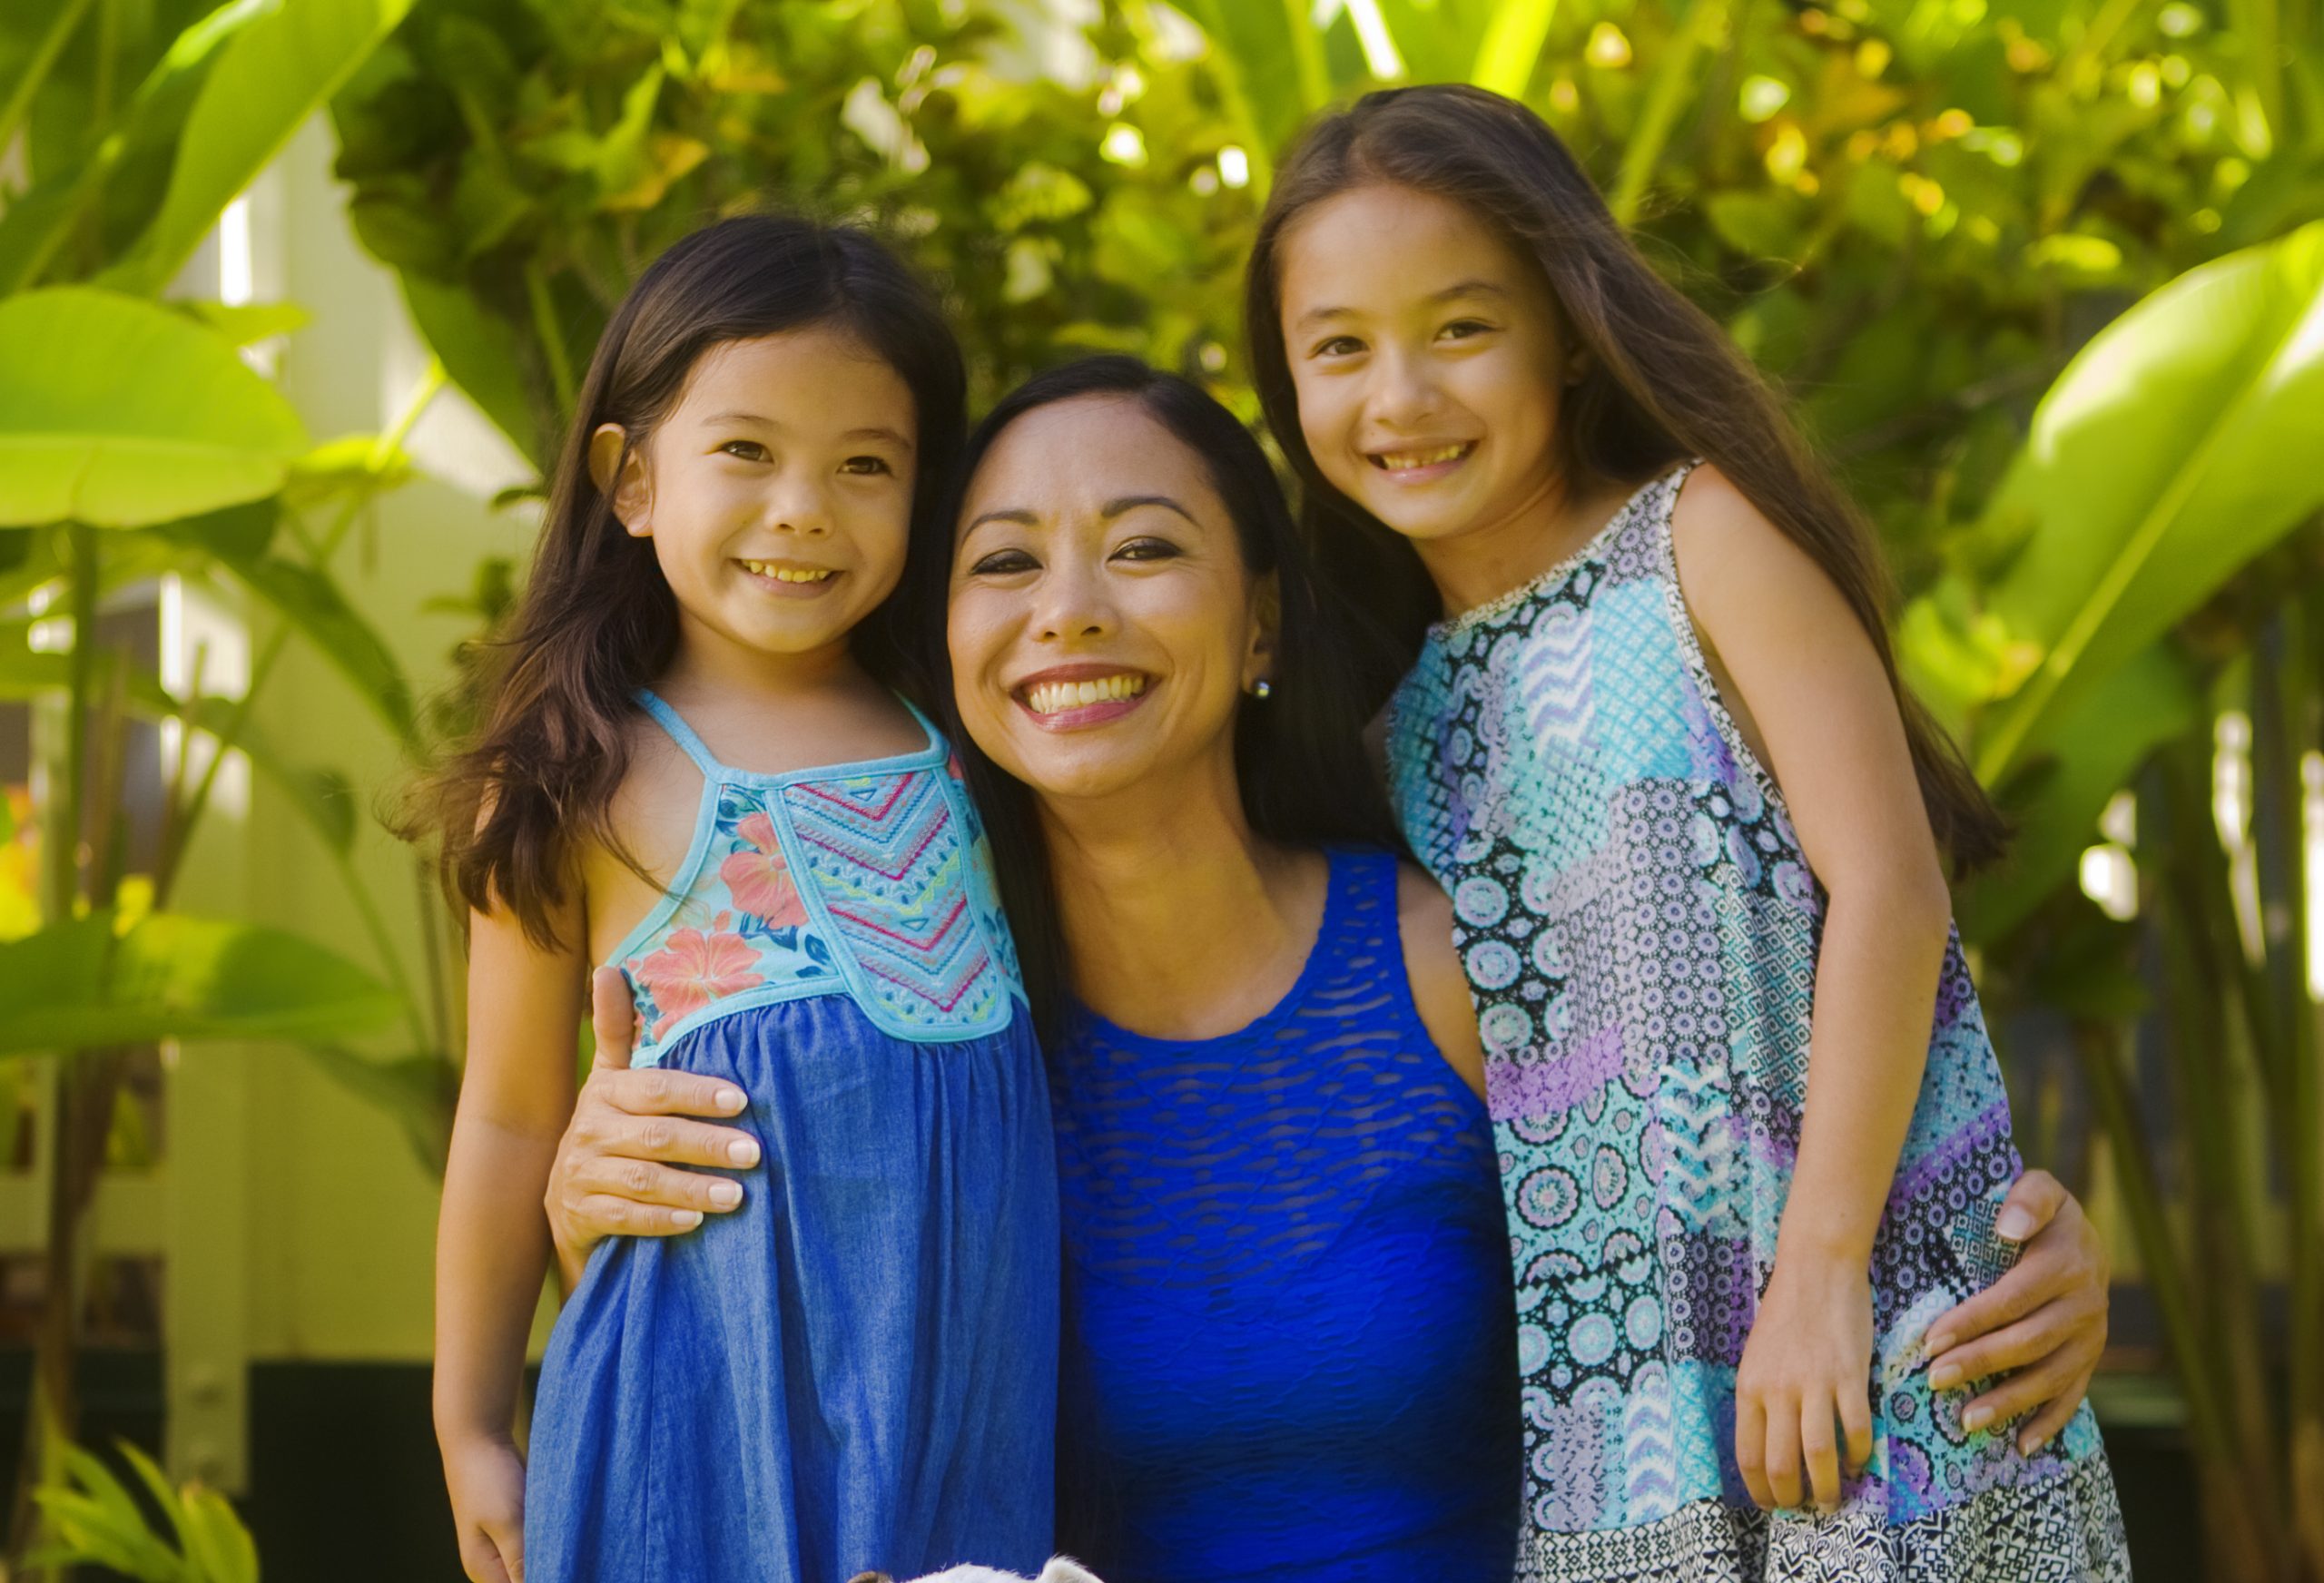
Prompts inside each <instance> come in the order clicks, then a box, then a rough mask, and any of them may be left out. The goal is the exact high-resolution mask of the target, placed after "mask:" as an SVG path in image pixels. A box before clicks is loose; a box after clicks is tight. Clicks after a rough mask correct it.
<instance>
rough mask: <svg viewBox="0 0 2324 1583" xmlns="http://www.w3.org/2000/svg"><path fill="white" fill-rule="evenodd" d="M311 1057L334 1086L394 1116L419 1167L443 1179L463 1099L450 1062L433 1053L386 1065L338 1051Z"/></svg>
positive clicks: (315, 1051)
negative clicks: (455, 1112)
mask: <svg viewBox="0 0 2324 1583" xmlns="http://www.w3.org/2000/svg"><path fill="white" fill-rule="evenodd" d="M306 1053H307V1055H308V1056H309V1057H310V1058H311V1059H313V1061H314V1062H315V1064H316V1065H317V1066H319V1067H321V1068H322V1070H323V1072H324V1073H325V1074H326V1075H328V1076H329V1077H330V1079H331V1080H332V1081H333V1082H335V1083H337V1084H339V1085H340V1086H341V1087H343V1088H345V1089H346V1090H347V1091H348V1092H349V1093H350V1094H352V1095H354V1096H356V1097H357V1098H359V1099H362V1100H364V1101H366V1102H368V1103H369V1104H372V1105H376V1106H379V1108H380V1109H382V1110H384V1111H386V1112H387V1113H388V1115H389V1116H392V1117H393V1118H394V1119H395V1122H396V1125H397V1126H399V1127H400V1128H402V1130H403V1136H404V1141H405V1142H406V1143H408V1144H409V1145H411V1152H412V1154H413V1155H415V1156H416V1157H417V1158H418V1159H419V1163H420V1164H421V1165H425V1166H426V1167H427V1168H428V1171H429V1172H431V1173H432V1174H435V1175H442V1174H443V1170H444V1153H445V1149H446V1147H447V1145H448V1144H449V1143H450V1141H451V1136H452V1108H453V1106H455V1105H456V1104H458V1100H459V1096H460V1077H459V1072H458V1068H457V1067H454V1066H453V1065H452V1062H451V1058H450V1057H448V1056H445V1055H444V1054H442V1053H441V1052H439V1051H435V1050H427V1051H422V1052H421V1053H420V1054H419V1055H413V1056H399V1057H393V1058H390V1059H386V1060H382V1059H379V1058H378V1057H372V1056H362V1055H358V1054H356V1053H355V1052H354V1051H352V1050H349V1049H345V1048H342V1047H340V1046H338V1045H309V1046H307V1047H306Z"/></svg>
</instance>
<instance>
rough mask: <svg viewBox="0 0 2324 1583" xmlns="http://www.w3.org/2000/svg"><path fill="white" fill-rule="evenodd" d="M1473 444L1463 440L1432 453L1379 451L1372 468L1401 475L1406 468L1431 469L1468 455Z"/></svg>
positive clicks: (1439, 447)
mask: <svg viewBox="0 0 2324 1583" xmlns="http://www.w3.org/2000/svg"><path fill="white" fill-rule="evenodd" d="M1473 443H1474V442H1472V441H1468V440H1463V441H1462V442H1461V443H1460V444H1459V445H1449V446H1438V447H1436V448H1435V449H1434V450H1433V451H1379V452H1375V453H1374V456H1373V457H1372V462H1373V465H1374V467H1385V468H1387V469H1388V470H1389V471H1390V472H1392V473H1401V472H1403V471H1404V470H1405V469H1406V468H1408V467H1433V465H1435V464H1436V463H1438V462H1455V461H1459V460H1460V459H1461V458H1462V457H1465V456H1467V455H1468V454H1469V451H1470V448H1471V446H1472V444H1473Z"/></svg>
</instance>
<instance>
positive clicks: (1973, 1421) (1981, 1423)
mask: <svg viewBox="0 0 2324 1583" xmlns="http://www.w3.org/2000/svg"><path fill="white" fill-rule="evenodd" d="M1993 1421H1994V1410H1993V1409H1992V1408H1990V1407H1973V1408H1971V1409H1970V1410H1969V1411H1966V1412H1965V1413H1963V1414H1962V1415H1961V1427H1962V1428H1963V1429H1965V1430H1968V1431H1971V1432H1972V1433H1974V1432H1975V1431H1978V1430H1981V1429H1983V1428H1984V1427H1985V1425H1987V1424H1989V1423H1991V1422H1993Z"/></svg>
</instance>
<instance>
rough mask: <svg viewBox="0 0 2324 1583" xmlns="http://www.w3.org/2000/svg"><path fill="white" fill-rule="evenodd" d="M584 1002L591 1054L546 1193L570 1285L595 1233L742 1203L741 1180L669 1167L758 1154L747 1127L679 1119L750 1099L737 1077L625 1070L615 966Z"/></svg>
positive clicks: (629, 1026)
mask: <svg viewBox="0 0 2324 1583" xmlns="http://www.w3.org/2000/svg"><path fill="white" fill-rule="evenodd" d="M589 1005H590V1022H591V1025H592V1026H593V1027H594V1028H595V1029H596V1036H597V1053H596V1060H595V1061H594V1062H593V1063H592V1064H591V1066H590V1068H589V1079H588V1081H587V1082H586V1083H584V1084H583V1085H582V1086H581V1092H580V1094H579V1095H578V1096H576V1099H575V1101H574V1106H573V1119H572V1121H571V1122H570V1123H569V1124H568V1125H567V1126H566V1129H565V1136H564V1137H563V1138H561V1139H560V1140H558V1143H557V1145H556V1164H555V1165H553V1166H552V1167H551V1168H550V1170H549V1178H548V1194H547V1199H546V1203H547V1209H548V1222H549V1232H550V1234H551V1235H552V1236H553V1237H554V1238H555V1240H556V1261H557V1268H558V1269H559V1270H560V1271H561V1272H562V1273H563V1274H564V1277H565V1284H566V1290H567V1291H570V1290H572V1288H573V1283H575V1282H576V1280H578V1279H579V1278H580V1273H581V1268H582V1266H583V1264H584V1263H586V1261H587V1259H588V1254H589V1250H590V1249H591V1248H593V1247H595V1246H596V1244H597V1242H598V1239H600V1238H601V1237H607V1236H672V1235H675V1234H678V1233H680V1232H686V1231H692V1230H693V1229H694V1227H695V1226H697V1225H700V1224H702V1219H703V1216H704V1215H705V1214H724V1212H726V1211H727V1210H730V1209H732V1208H734V1206H735V1205H736V1204H740V1203H742V1202H743V1185H742V1184H741V1183H739V1182H736V1181H734V1180H733V1179H732V1178H729V1177H725V1176H713V1175H704V1174H702V1173H701V1172H698V1171H682V1170H675V1169H673V1168H672V1167H673V1166H676V1165H708V1166H713V1167H723V1168H724V1169H727V1170H734V1169H738V1168H740V1167H743V1166H748V1165H756V1164H758V1158H759V1144H758V1140H757V1139H756V1138H754V1137H753V1136H750V1134H748V1133H746V1132H741V1131H738V1130H736V1129H735V1128H733V1127H725V1126H709V1125H707V1124H705V1123H703V1122H698V1121H688V1120H686V1119H684V1118H685V1117H687V1116H734V1115H736V1114H738V1113H740V1112H741V1110H742V1109H743V1106H744V1104H745V1103H747V1101H746V1100H745V1099H744V1097H743V1091H742V1090H741V1089H739V1088H737V1087H735V1086H734V1084H732V1083H729V1082H727V1081H725V1080H724V1079H723V1078H717V1077H700V1076H697V1075H695V1074H694V1073H690V1072H667V1071H663V1070H661V1069H660V1068H658V1067H648V1068H646V1069H645V1070H642V1071H633V1070H631V1068H630V1065H629V1052H630V1047H631V1046H632V1045H633V1044H635V1042H636V1037H637V1014H636V1010H635V1007H634V1006H633V1004H632V1003H631V1000H630V996H629V985H628V984H627V982H626V981H625V980H624V979H623V978H622V975H621V969H620V968H598V969H597V971H596V975H595V976H594V977H593V978H591V979H590V981H589Z"/></svg>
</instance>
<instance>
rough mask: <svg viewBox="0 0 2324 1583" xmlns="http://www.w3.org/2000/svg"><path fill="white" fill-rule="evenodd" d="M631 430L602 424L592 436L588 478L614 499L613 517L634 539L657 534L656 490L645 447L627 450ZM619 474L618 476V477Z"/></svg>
mask: <svg viewBox="0 0 2324 1583" xmlns="http://www.w3.org/2000/svg"><path fill="white" fill-rule="evenodd" d="M628 440H629V435H628V431H627V430H625V429H624V428H622V426H621V425H620V424H618V423H601V424H599V425H598V426H597V430H596V433H595V434H592V435H591V436H590V437H589V481H590V482H591V483H593V484H595V485H596V487H597V493H598V494H600V495H603V496H605V497H606V498H607V499H609V500H611V501H612V502H613V506H614V517H615V520H616V521H618V522H619V523H620V524H621V525H622V526H624V527H625V528H627V529H628V530H629V533H630V536H631V537H633V538H651V537H653V536H654V513H653V506H654V492H653V490H652V489H651V488H650V487H648V482H647V479H646V477H645V452H644V450H643V448H642V447H641V448H637V449H631V450H626V451H625V448H624V447H625V446H626V445H627V443H628ZM616 475H618V476H616Z"/></svg>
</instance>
